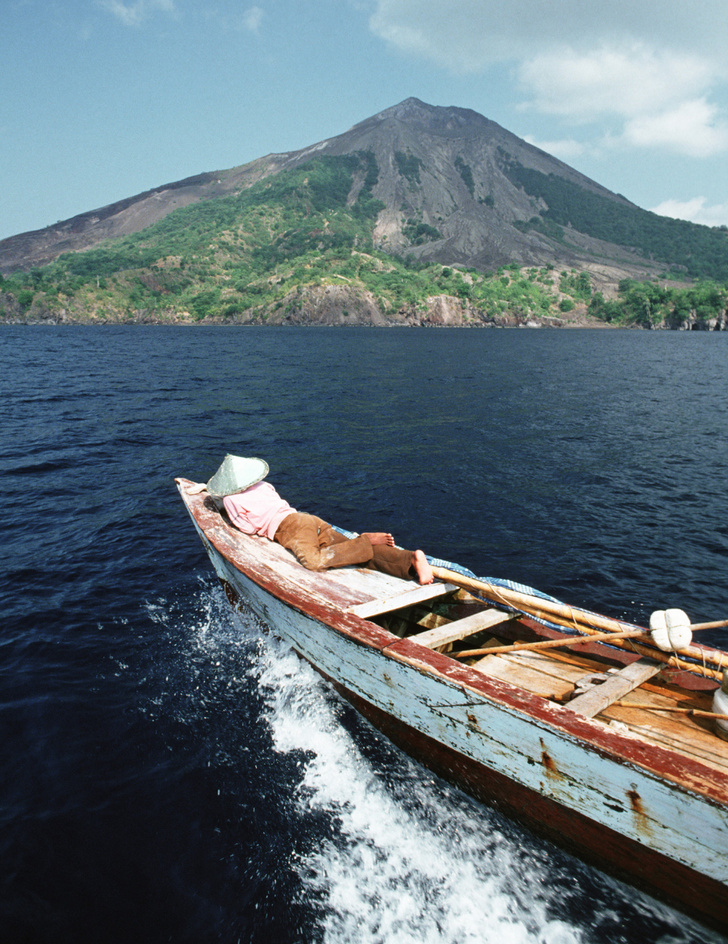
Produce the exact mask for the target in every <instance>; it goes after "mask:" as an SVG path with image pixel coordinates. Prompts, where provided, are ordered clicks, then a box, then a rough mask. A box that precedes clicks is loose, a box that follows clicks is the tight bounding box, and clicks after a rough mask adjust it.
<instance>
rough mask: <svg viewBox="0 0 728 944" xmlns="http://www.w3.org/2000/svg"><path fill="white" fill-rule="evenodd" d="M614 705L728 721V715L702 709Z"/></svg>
mask: <svg viewBox="0 0 728 944" xmlns="http://www.w3.org/2000/svg"><path fill="white" fill-rule="evenodd" d="M612 704H614V705H618V706H619V707H620V708H639V709H641V710H645V709H646V710H648V711H673V712H675V713H676V714H682V715H692V716H694V717H696V718H717V719H719V720H721V721H728V715H723V714H720V712H717V711H703V710H702V709H700V708H675V707H673V706H671V705H669V706H668V705H651V704H649V702H638V701H635V702H631V701H615V702H612Z"/></svg>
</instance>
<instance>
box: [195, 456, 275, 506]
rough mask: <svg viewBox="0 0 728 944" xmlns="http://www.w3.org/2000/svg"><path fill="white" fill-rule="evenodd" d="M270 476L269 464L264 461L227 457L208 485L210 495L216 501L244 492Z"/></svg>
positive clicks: (242, 457)
mask: <svg viewBox="0 0 728 944" xmlns="http://www.w3.org/2000/svg"><path fill="white" fill-rule="evenodd" d="M267 474H268V463H267V462H265V461H264V460H263V459H252V458H245V457H244V456H231V455H229V454H228V455H227V456H225V459H224V460H223V463H222V465H221V466H220V468H219V469H218V470H217V472H216V473H215V474H214V475H213V477H212V478H211V479H210V481H209V482H208V483H207V491H208V494H209V495H210V496H211V497H212V498H214V499H215V500H216V501H217V500H218V499H219V500H222V499H223V498H224V497H225V496H226V495H234V494H235V493H236V492H244V491H245V489H246V488H250V486H251V485H255V484H256V482H260V481H261V480H262V479H264V478H265V477H266V475H267Z"/></svg>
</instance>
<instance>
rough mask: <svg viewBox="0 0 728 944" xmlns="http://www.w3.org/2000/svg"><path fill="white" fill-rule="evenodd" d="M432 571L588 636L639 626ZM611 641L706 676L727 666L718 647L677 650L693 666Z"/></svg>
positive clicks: (623, 641) (652, 649)
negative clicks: (692, 662) (713, 666)
mask: <svg viewBox="0 0 728 944" xmlns="http://www.w3.org/2000/svg"><path fill="white" fill-rule="evenodd" d="M432 572H433V574H434V575H435V577H437V579H438V580H445V581H447V582H449V583H454V584H457V585H458V586H460V587H463V588H464V589H465V590H471V591H473V592H474V593H480V594H485V595H487V596H488V597H489V598H490V599H491V600H493V601H495V602H499V603H505V604H506V605H507V606H511V607H513V608H514V609H517V610H521V611H522V612H523V613H524V614H526V615H528V616H536V617H538V618H539V619H543V620H546V621H548V622H553V623H558V624H560V625H562V626H569V627H573V628H574V629H577V630H579V631H580V632H583V633H586V634H587V635H589V636H593V635H595V634H596V633H598V632H600V631H602V632H608V633H615V634H617V633H623V632H625V631H628V630H635V629H639V627H635V626H631V625H630V624H628V623H622V622H621V621H620V620H615V619H612V618H611V617H609V616H600V615H599V614H598V613H588V612H587V611H586V610H581V609H579V608H578V607H572V606H569V605H568V604H565V603H557V602H555V601H553V600H544V599H542V598H541V597H535V596H532V595H531V594H528V593H521V592H520V591H518V590H510V589H508V588H507V587H501V586H497V585H495V584H492V583H489V582H488V581H487V580H478V579H477V578H473V577H467V576H465V575H464V574H459V573H457V571H454V570H449V569H447V568H446V567H433V568H432ZM614 645H615V646H618V647H619V648H621V649H628V650H630V651H632V652H638V653H639V654H640V655H644V656H648V657H649V658H651V659H656V660H657V661H658V662H663V663H665V664H666V665H671V666H675V667H677V668H681V669H685V668H689V669H691V670H692V671H694V672H698V673H699V674H702V675H706V676H708V677H709V678H717V679H720V678H721V677H722V671H721V670H722V669H724V668H726V667H728V654H726V653H724V652H721V651H720V650H710V649H702V648H699V647H698V646H688V647H687V648H686V649H681V650H679V653H678V655H682V656H690V657H691V658H693V659H699V660H700V661H701V662H702V663H704V664H703V665H697V666H695V665H692V664H691V665H686V664H684V663H681V662H680V661H679V660H678V659H677V658H675V657H673V656H671V655H668V654H667V653H665V652H663V651H662V650H661V649H658V648H657V647H656V646H652V645H649V644H647V645H641V644H639V643H637V642H635V641H633V640H629V641H628V640H627V639H616V640H615V642H614ZM708 664H710V665H715V666H718V671H717V672H716V671H713V670H711V669H709V668H708V667H707V665H708Z"/></svg>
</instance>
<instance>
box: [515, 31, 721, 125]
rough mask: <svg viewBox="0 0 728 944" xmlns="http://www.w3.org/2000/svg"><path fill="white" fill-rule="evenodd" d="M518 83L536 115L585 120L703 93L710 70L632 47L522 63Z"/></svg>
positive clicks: (693, 60)
mask: <svg viewBox="0 0 728 944" xmlns="http://www.w3.org/2000/svg"><path fill="white" fill-rule="evenodd" d="M519 79H520V82H521V85H522V87H523V88H524V89H525V90H527V91H528V92H529V93H530V95H531V100H532V104H533V106H534V107H536V108H538V110H539V111H542V112H546V113H549V114H556V115H564V116H567V117H570V118H575V119H577V120H590V119H593V118H594V117H595V116H598V115H604V114H618V115H627V116H633V115H641V114H645V113H650V112H654V111H655V110H661V109H664V108H665V107H668V106H671V105H673V104H674V103H676V102H679V101H681V100H682V99H684V98H685V97H687V96H693V95H696V94H699V93H701V92H702V91H704V90H705V89H706V88H708V87H709V86H710V83H711V82H712V81H713V79H714V71H713V70H712V69H711V68H710V66H709V65H708V64H707V62H706V61H705V60H704V59H701V58H699V57H698V56H693V55H682V56H677V55H676V54H674V53H672V52H668V51H665V50H662V51H658V50H655V49H652V48H650V47H648V46H646V45H645V44H643V43H634V44H632V45H630V46H623V47H620V48H615V47H612V46H602V47H600V48H597V49H590V50H589V52H588V53H574V52H572V51H571V50H569V49H563V48H562V49H555V50H553V51H549V52H547V53H543V54H540V55H538V56H535V57H533V58H532V59H530V60H528V61H527V62H524V63H523V64H522V65H521V66H520V69H519Z"/></svg>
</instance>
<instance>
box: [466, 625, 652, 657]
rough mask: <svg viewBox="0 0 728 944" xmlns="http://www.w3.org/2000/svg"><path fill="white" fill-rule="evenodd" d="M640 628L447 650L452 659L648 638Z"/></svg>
mask: <svg viewBox="0 0 728 944" xmlns="http://www.w3.org/2000/svg"><path fill="white" fill-rule="evenodd" d="M649 638H650V637H649V636H647V635H645V633H643V632H642V630H641V629H629V630H625V631H624V632H623V633H593V634H592V635H587V636H569V637H568V638H566V639H542V640H540V641H539V642H512V643H510V644H509V645H507V646H490V647H489V648H487V649H465V650H462V651H461V652H448V655H449V656H452V658H453V659H465V658H467V657H469V656H487V655H490V656H493V655H498V654H499V653H503V652H524V651H526V652H532V651H533V650H539V649H562V648H566V647H567V646H580V645H583V644H584V643H585V642H613V641H614V640H616V639H649Z"/></svg>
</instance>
